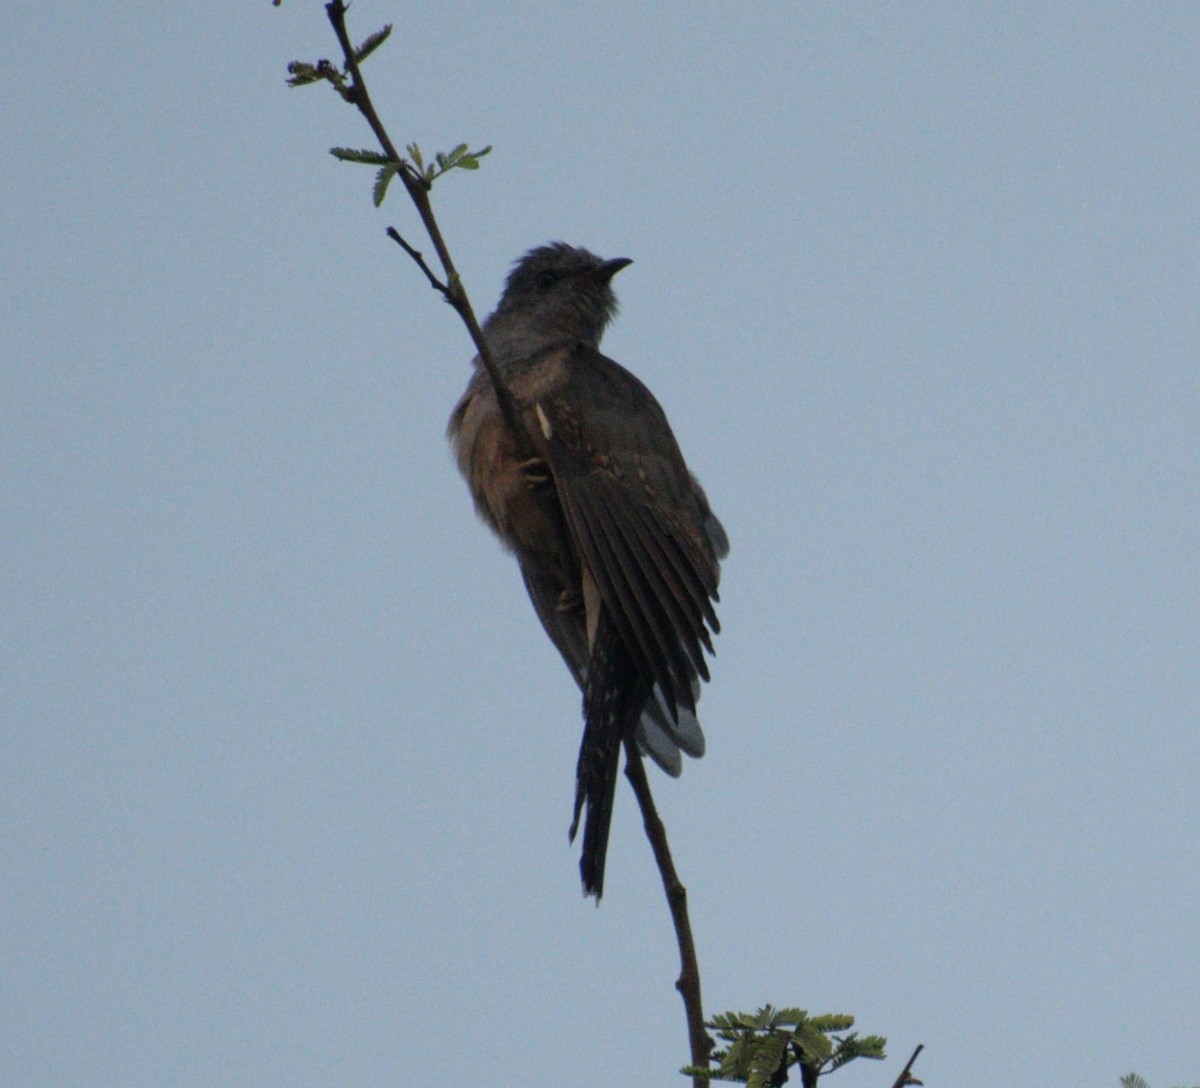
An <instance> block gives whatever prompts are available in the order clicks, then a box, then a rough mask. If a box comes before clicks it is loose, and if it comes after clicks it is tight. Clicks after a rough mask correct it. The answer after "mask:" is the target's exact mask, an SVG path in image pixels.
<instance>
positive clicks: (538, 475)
mask: <svg viewBox="0 0 1200 1088" xmlns="http://www.w3.org/2000/svg"><path fill="white" fill-rule="evenodd" d="M517 469H518V470H519V471H520V473H521V475H522V476H524V477H525V482H526V483H527V484H528V485H529V486H530V488H533V489H536V488H540V487H546V486H547V485H548V484H549V483H550V466H549V465H548V464H547V463H546V459H545V458H544V457H531V458H529V460H528V461H522V462H521V463H520V464H519V465H517Z"/></svg>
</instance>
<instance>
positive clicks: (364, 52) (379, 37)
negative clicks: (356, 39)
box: [354, 23, 392, 64]
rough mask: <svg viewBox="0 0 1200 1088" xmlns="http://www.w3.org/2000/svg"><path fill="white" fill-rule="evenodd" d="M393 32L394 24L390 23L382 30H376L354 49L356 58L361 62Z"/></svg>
mask: <svg viewBox="0 0 1200 1088" xmlns="http://www.w3.org/2000/svg"><path fill="white" fill-rule="evenodd" d="M391 32H392V24H391V23H388V24H387V25H386V26H384V27H383V28H382V29H381V30H377V31H375V33H374V34H372V35H370V36H369V37H368V38H367V40H366V41H365V42H363V43H362V45H360V46H359V47H358V48H357V49H356V50H354V59H355V60H356V61H358V63H359V64H361V63H362V62H363V61H364V60H366V59H367V57H369V56H370V55H371V54H372V53H374V52H375V50H376V49H378V48H379V47H380V46H381V45H383V43H384V42H386V41H387V39H388V35H389V34H390V33H391Z"/></svg>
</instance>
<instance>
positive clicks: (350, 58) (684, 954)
mask: <svg viewBox="0 0 1200 1088" xmlns="http://www.w3.org/2000/svg"><path fill="white" fill-rule="evenodd" d="M325 12H326V14H327V15H328V17H329V22H330V25H331V26H332V27H333V32H334V34H335V36H336V37H337V40H338V44H339V45H340V46H341V49H342V56H343V58H344V60H345V72H346V73H347V74H348V75H349V77H350V82H349V86H348V87H345V88H344V90H343V92H342V93H343V97H344V98H346V99H347V101H349V102H351V103H352V104H353V105H354V106H355V107H357V109H358V111H359V112H360V113H361V114H362V115H363V117H364V119H365V120H366V122H367V124H368V125H369V126H370V128H371V131H372V132H373V133H374V134H375V138H376V140H378V141H379V146H380V148H381V149H382V151H383V153H384V154H385V155H386V156H387V158H388V160H389V162H390V163H391V164H392V165H394V166H395V168H396V174H397V176H398V177H399V178H400V180H401V181H402V182H403V184H404V188H405V190H406V191H407V193H408V195H409V198H410V199H411V200H412V202H413V205H414V206H415V207H416V209H417V213H418V214H419V215H420V217H421V223H422V225H423V226H424V227H425V231H426V233H427V234H428V235H429V240H430V241H431V242H432V243H433V248H434V250H435V252H436V253H437V257H438V261H439V262H440V263H441V266H442V268H443V270H444V272H445V279H444V280H441V279H439V278H438V276H437V275H436V274H435V273H434V272H433V270H432V269H431V268H430V267H429V265H428V263H427V262H426V261H425V258H424V256H423V255H422V254H421V252H420V251H419V250H417V249H416V248H415V247H413V246H412V245H410V244H409V243H408V242H407V241H405V239H404V238H403V237H401V235H400V233H399V232H398V231H397V230H396V229H395V228H394V227H389V228H388V231H387V233H388V237H389V238H391V239H392V240H393V241H395V242H396V243H397V244H398V245H399V246H400V247H401V248H402V249H403V250H404V251H405V252H406V253H407V254H408V256H409V257H410V258H412V260H413V262H414V263H415V264H416V265H417V267H418V268H419V269H420V270H421V271H422V272H423V273H424V274H425V277H426V279H428V280H429V283H430V285H431V286H432V287H433V288H434V289H435V290H436V291H438V292H439V293H441V295H442V297H443V298H445V299H446V301H447V302H449V303H450V305H451V306H453V307H454V309H455V312H456V313H457V314H458V315H459V317H460V318H461V319H462V322H463V324H464V325H466V327H467V331H468V332H469V333H470V335H471V340H472V342H473V343H474V344H475V350H476V351H477V352H478V353H479V359H480V361H481V363H482V364H483V366H484V369H485V370H486V371H487V373H488V377H489V378H490V379H491V382H492V386H493V388H494V390H495V393H496V401H497V404H498V406H499V408H500V412H501V415H502V416H503V419H504V422H505V424H506V426H507V427H508V430H509V432H510V433H511V435H512V437H513V440H514V442H515V443H516V445H517V454H518V456H519V457H521V458H522V459H528V458H531V457H533V456H534V448H533V443H532V440H531V438H530V436H529V433H528V432H527V430H526V429H525V427H524V425H523V424H522V422H521V417H520V414H519V412H518V411H517V406H516V402H515V401H514V399H513V396H512V393H511V391H510V390H509V388H508V385H507V383H506V382H505V381H504V376H503V374H502V373H501V371H500V368H499V367H498V366H497V364H496V361H495V359H494V358H493V356H492V353H491V351H490V349H489V348H488V344H487V341H486V340H485V339H484V336H483V332H482V330H481V329H480V327H479V322H478V320H477V319H476V317H475V312H474V310H473V309H472V308H471V303H470V301H469V299H468V298H467V293H466V291H465V289H464V288H463V285H462V279H461V278H460V277H459V274H458V271H457V270H456V269H455V267H454V262H453V260H452V259H451V257H450V251H449V249H448V248H447V246H446V242H445V239H444V238H443V237H442V232H441V228H440V227H439V226H438V223H437V219H436V218H435V217H434V214H433V207H432V205H431V203H430V200H429V188H430V185H429V180H428V179H427V178H425V177H424V176H423V175H422V174H421V173H419V172H418V171H417V170H416V169H414V167H413V165H412V164H411V163H410V162H408V160H407V159H404V158H402V157H401V155H400V153H399V152H398V151H397V150H396V146H395V145H394V144H393V143H392V141H391V138H390V137H389V136H388V133H387V130H386V129H385V128H384V126H383V122H382V121H381V120H380V119H379V114H378V113H376V111H375V106H374V103H373V102H372V101H371V96H370V94H369V93H368V91H367V85H366V83H365V82H364V80H363V78H362V73H361V71H360V70H359V66H358V61H357V59H356V58H355V55H354V46H353V45H352V44H351V42H350V35H349V32H348V31H347V29H346V5H345V3H344V0H329V3H327V4H326V5H325ZM625 753H626V760H625V775H626V777H627V778H628V779H629V782H630V785H631V786H632V787H633V792H634V795H635V796H636V797H637V800H638V805H639V807H640V808H641V810H642V822H643V824H644V826H645V829H646V837H647V838H648V839H649V840H650V847H651V849H652V850H653V852H654V860H655V862H656V863H657V865H658V871H659V874H660V875H661V877H662V883H663V890H664V891H665V892H666V896H667V905H668V906H669V908H670V911H671V920H672V922H673V923H674V926H675V936H676V939H677V941H678V944H679V962H680V971H679V978H678V979H677V980H676V982H675V988H676V989H677V990H678V991H679V994H680V996H681V997H682V998H683V1006H684V1013H685V1015H686V1018H687V1028H688V1042H689V1044H690V1048H691V1054H692V1065H694V1066H698V1067H701V1068H708V1067H709V1062H710V1058H711V1055H712V1051H713V1047H714V1046H715V1043H714V1042H713V1040H712V1038H711V1037H710V1036H709V1034H708V1032H707V1031H706V1030H705V1027H704V1009H703V1005H702V1003H701V1000H700V967H699V963H698V961H697V959H696V946H695V943H694V942H693V940H692V927H691V922H690V921H689V920H688V912H687V889H686V888H684V886H683V884H682V882H681V881H680V879H679V876H678V874H677V873H676V871H675V864H674V862H673V861H672V859H671V851H670V847H669V846H668V845H667V833H666V829H665V828H664V827H663V823H662V820H661V819H660V818H659V815H658V811H657V809H656V808H655V805H654V798H653V795H652V794H651V792H650V783H649V782H648V781H647V780H646V772H645V768H644V767H643V766H642V759H641V755H640V753H639V752H638V750H637V746H636V744H635V743H634V742H633V740H632V739H627V740H626V741H625ZM692 1083H693V1088H707V1086H708V1080H707V1078H704V1077H694V1078H693V1081H692Z"/></svg>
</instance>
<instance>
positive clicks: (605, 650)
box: [571, 609, 652, 902]
mask: <svg viewBox="0 0 1200 1088" xmlns="http://www.w3.org/2000/svg"><path fill="white" fill-rule="evenodd" d="M651 686H652V685H651V681H650V680H649V679H647V678H646V677H644V676H643V675H642V673H641V671H640V670H639V669H638V668H637V666H636V665H635V664H634V662H633V659H632V658H631V657H630V655H629V651H628V650H627V649H626V648H625V643H624V642H623V641H622V640H621V638H620V636H619V635H618V634H617V631H616V629H615V628H614V627H613V625H612V622H611V621H610V619H609V617H608V612H607V610H606V609H601V612H600V617H599V622H598V624H597V628H596V637H595V639H594V641H593V643H592V656H591V661H590V662H589V664H588V670H587V686H586V688H585V690H584V695H583V713H584V727H583V742H582V743H581V744H580V746H579V763H578V764H577V766H576V770H575V818H574V820H573V821H572V823H571V841H572V842H574V841H575V834H576V832H577V831H578V830H579V817H580V815H581V814H583V811H584V806H585V804H586V806H587V815H586V818H585V819H584V824H583V853H582V856H581V857H580V859H579V873H580V876H581V877H582V878H583V894H584V895H594V896H595V897H596V901H597V902H599V900H600V896H601V895H602V894H603V893H604V862H605V858H606V857H607V854H608V830H609V826H610V824H611V823H612V810H613V798H614V796H615V794H616V790H617V767H618V765H619V764H620V761H621V744H622V742H623V741H624V739H625V737H626V736H628V735H630V733H631V732H632V730H633V728H634V727H635V725H636V724H637V722H638V719H639V718H640V717H641V713H642V709H643V708H644V707H645V705H646V700H647V699H648V698H649V696H650V691H651Z"/></svg>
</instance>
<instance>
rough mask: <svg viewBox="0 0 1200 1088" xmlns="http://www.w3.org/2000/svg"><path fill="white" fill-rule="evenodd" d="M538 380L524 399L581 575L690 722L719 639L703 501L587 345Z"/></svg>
mask: <svg viewBox="0 0 1200 1088" xmlns="http://www.w3.org/2000/svg"><path fill="white" fill-rule="evenodd" d="M539 369H540V372H541V373H542V374H543V375H552V380H546V381H544V382H539V383H537V385H538V387H537V388H529V389H528V390H522V393H524V394H525V395H526V397H525V398H523V399H525V404H526V405H527V410H528V411H529V412H531V414H532V416H533V419H532V421H531V428H530V429H531V433H532V435H533V438H534V442H535V445H537V447H538V450H539V453H540V454H541V455H542V456H543V457H544V458H545V459H546V461H547V463H548V464H549V466H550V470H551V473H552V475H553V478H554V486H555V488H556V490H557V492H558V496H559V499H560V502H561V505H562V510H563V513H564V515H565V520H566V524H567V527H568V529H569V531H570V533H571V537H572V539H573V541H574V542H575V546H576V548H577V549H578V553H579V558H580V561H581V564H582V565H583V566H584V567H585V568H586V569H587V570H588V571H590V572H591V576H592V578H593V579H594V580H595V583H596V586H597V588H598V589H599V593H600V597H601V599H602V600H603V603H604V606H605V608H606V610H607V611H608V613H609V614H610V615H611V617H612V621H613V624H614V626H615V627H616V629H617V631H618V632H619V633H620V635H621V637H622V639H623V640H624V641H625V644H626V645H627V646H628V647H629V649H630V652H631V654H632V655H633V657H634V658H635V660H636V661H637V663H638V664H639V666H640V667H641V668H642V669H644V670H645V672H646V673H647V675H649V676H650V677H651V678H652V679H653V681H654V682H655V683H656V684H657V685H658V687H659V689H660V691H661V692H662V695H663V699H664V701H665V703H666V706H667V709H668V710H669V712H670V713H671V714H672V715H673V716H674V715H677V714H678V711H679V709H680V708H682V709H685V710H688V711H694V709H695V695H694V690H693V689H694V680H695V677H697V676H700V677H702V678H704V679H706V680H707V679H708V667H707V665H706V663H705V660H704V650H706V649H707V650H708V651H709V652H712V640H711V637H710V632H713V633H715V632H716V631H718V630H719V624H718V622H717V616H716V612H715V611H714V610H713V602H714V601H716V599H717V582H718V577H719V567H718V563H717V548H719V547H720V546H721V543H720V542H716V543H715V542H714V538H713V534H712V532H711V530H710V527H709V522H710V521H713V520H714V519H712V514H711V512H710V511H709V510H708V504H707V501H706V500H705V498H704V494H703V492H702V491H700V490H699V488H698V487H696V486H695V485H694V482H693V479H692V477H691V474H690V473H689V472H688V470H687V466H686V465H685V463H684V460H683V456H682V454H681V453H680V452H679V446H678V444H677V443H676V441H675V437H674V435H673V434H672V433H671V428H670V425H669V424H668V423H667V419H666V416H665V415H664V414H663V411H662V408H661V407H660V406H659V404H658V402H657V401H656V400H655V399H654V396H653V395H652V394H651V393H650V391H649V390H648V389H647V388H646V387H645V386H644V385H643V384H642V383H641V382H640V381H638V379H637V378H635V377H634V376H633V375H632V374H630V373H629V372H628V371H627V370H625V369H624V368H623V367H621V366H619V365H618V364H617V363H614V362H613V361H612V360H611V359H607V358H605V357H604V356H603V355H601V354H600V353H599V352H597V351H595V350H594V349H592V348H589V347H586V346H583V345H579V346H576V347H574V348H572V349H560V353H559V357H558V358H556V359H552V360H549V362H548V364H545V365H543V366H542V367H541V368H539ZM527 418H528V417H527ZM722 537H723V534H722Z"/></svg>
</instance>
